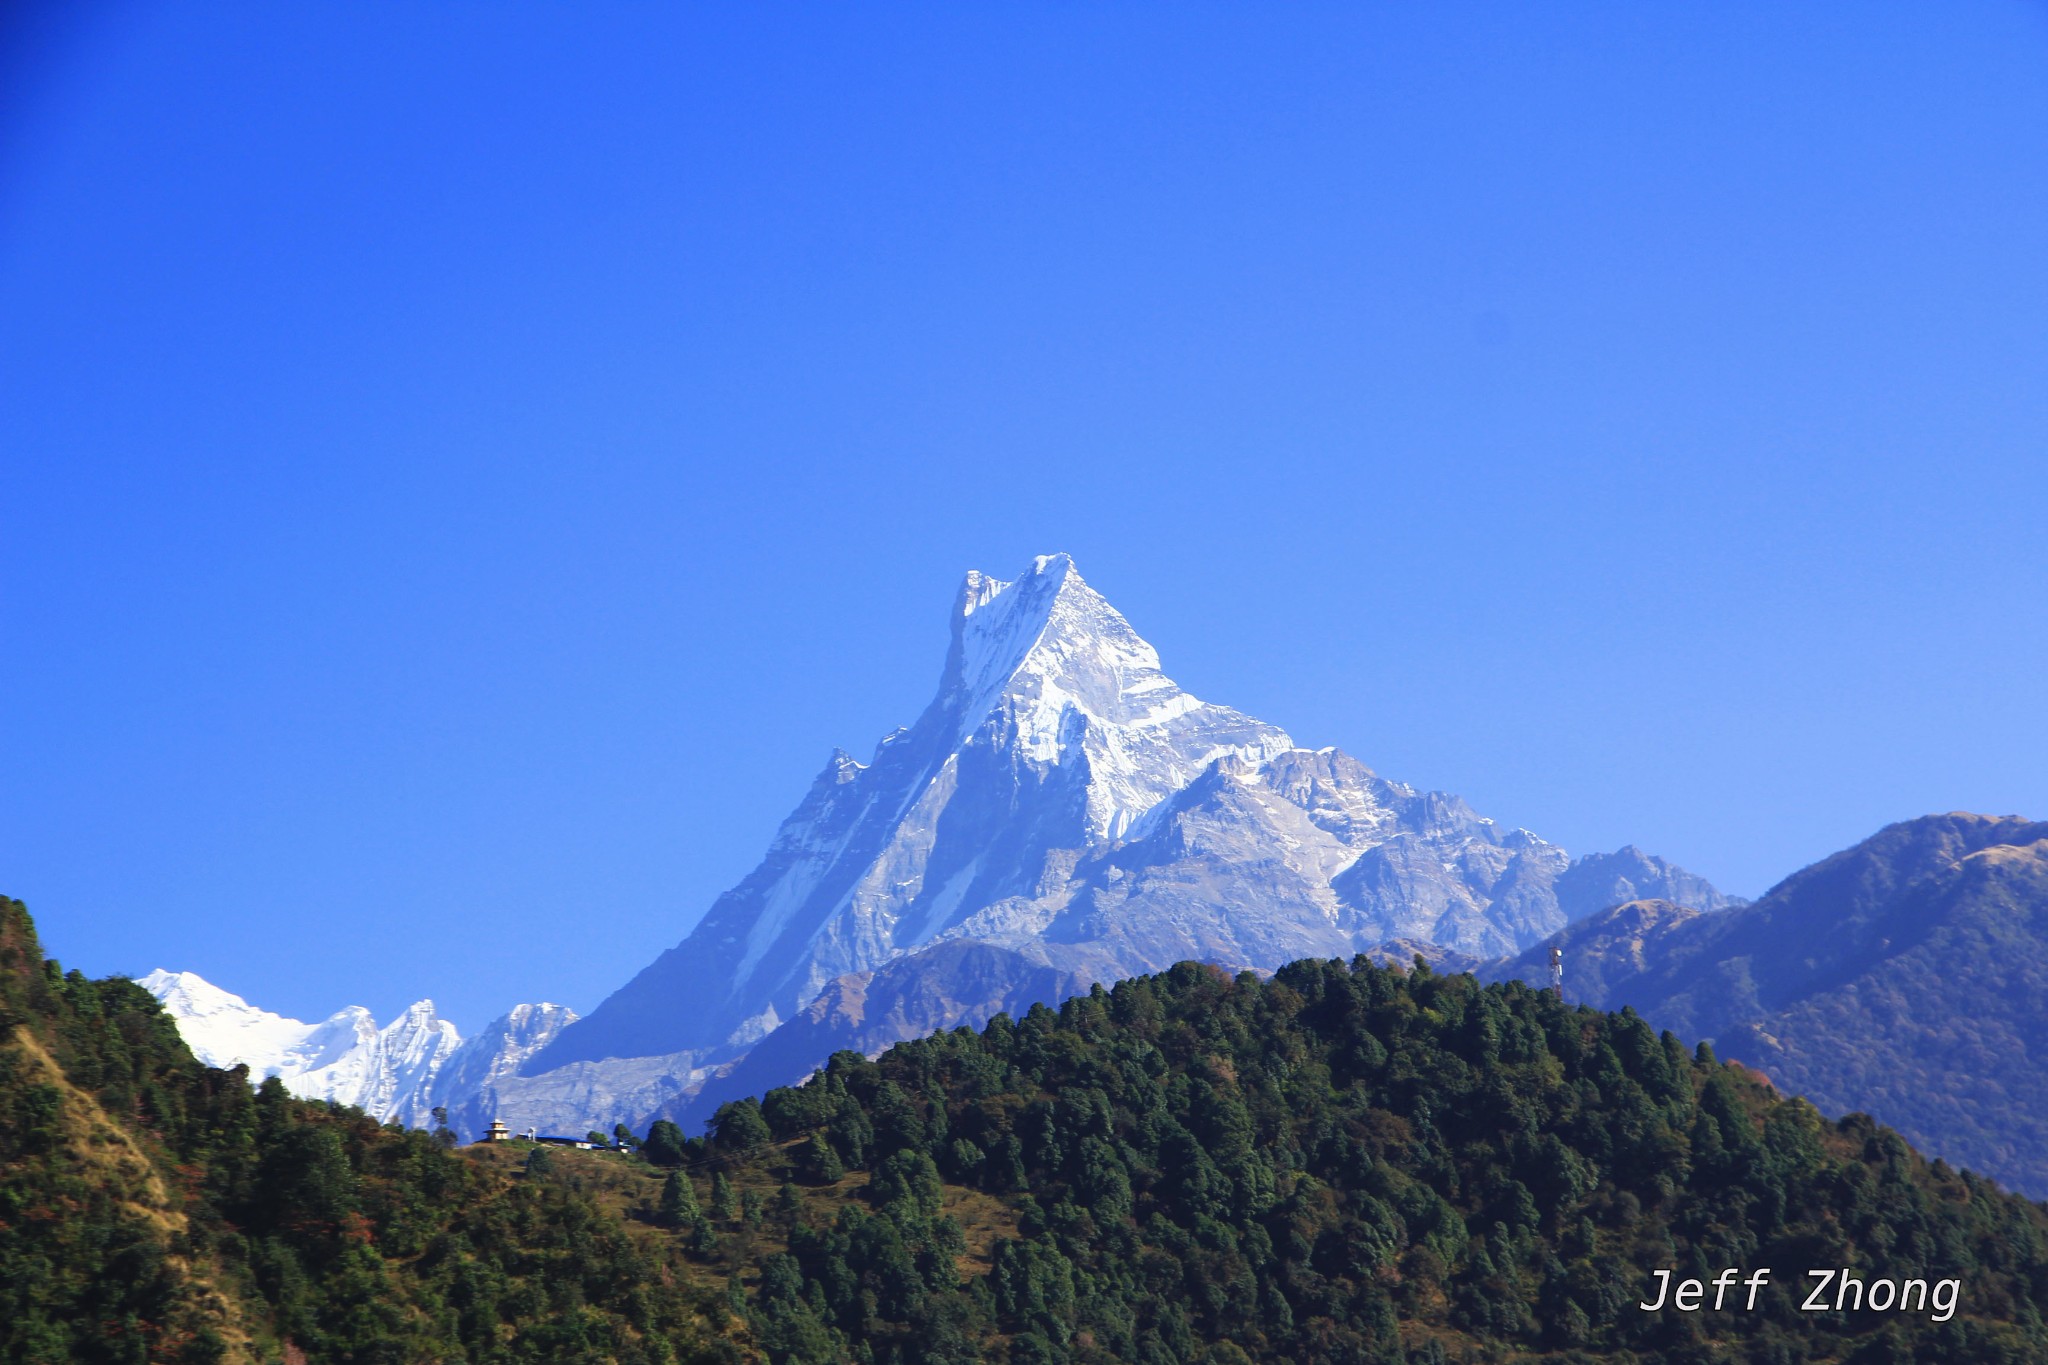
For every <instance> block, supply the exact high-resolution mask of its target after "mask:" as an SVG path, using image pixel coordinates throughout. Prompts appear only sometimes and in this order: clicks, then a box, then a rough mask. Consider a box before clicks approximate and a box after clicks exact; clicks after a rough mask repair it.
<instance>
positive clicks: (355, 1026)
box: [137, 968, 576, 1128]
mask: <svg viewBox="0 0 2048 1365" xmlns="http://www.w3.org/2000/svg"><path fill="white" fill-rule="evenodd" d="M137 984H138V985H140V986H141V987H142V988H143V989H144V990H146V991H148V992H149V993H150V994H151V995H153V996H155V997H156V998H157V1001H158V1002H159V1003H160V1004H162V1005H163V1007H164V1012H165V1013H167V1014H169V1015H170V1016H171V1019H172V1020H173V1021H174V1022H175V1023H176V1024H177V1026H178V1033H179V1036H180V1037H182V1038H183V1039H184V1040H185V1045H186V1046H187V1047H189V1048H191V1049H192V1055H193V1056H195V1057H197V1058H198V1059H199V1060H200V1061H202V1062H204V1063H206V1064H207V1065H208V1066H217V1067H223V1068H226V1067H233V1066H247V1067H248V1068H249V1079H250V1080H251V1081H263V1080H267V1079H268V1078H270V1077H272V1076H275V1077H277V1078H278V1079H279V1080H281V1081H283V1082H284V1085H285V1088H286V1089H287V1090H290V1091H291V1092H292V1093H293V1094H294V1095H298V1096H300V1097H301V1098H304V1099H314V1100H327V1101H330V1102H331V1103H335V1104H348V1105H354V1106H355V1107H356V1108H358V1109H361V1110H363V1111H364V1112H366V1113H369V1114H371V1115H374V1116H375V1117H376V1118H377V1119H379V1120H381V1121H384V1122H390V1121H393V1120H396V1121H398V1122H402V1123H405V1124H407V1125H408V1126H410V1127H415V1128H418V1127H425V1126H426V1125H427V1123H428V1122H429V1121H430V1118H431V1115H432V1111H433V1109H434V1107H435V1106H436V1105H440V1104H445V1103H447V1102H448V1100H449V1098H450V1095H451V1093H452V1091H451V1086H450V1085H449V1084H447V1083H444V1072H445V1073H451V1074H450V1076H449V1077H448V1080H450V1081H452V1080H454V1079H455V1077H456V1076H460V1078H461V1081H462V1085H463V1086H464V1087H466V1089H464V1090H463V1091H462V1094H463V1095H465V1096H466V1095H467V1094H469V1093H473V1092H474V1091H475V1090H476V1089H477V1088H478V1087H479V1086H481V1085H482V1084H483V1083H485V1082H486V1081H488V1080H490V1079H492V1078H494V1077H496V1076H498V1075H502V1074H505V1073H506V1072H508V1071H511V1070H514V1069H516V1068H517V1066H518V1065H519V1063H520V1062H523V1061H524V1060H525V1059H526V1058H527V1057H528V1056H531V1055H532V1054H533V1053H534V1052H535V1051H537V1050H538V1049H540V1048H541V1047H544V1046H546V1044H547V1043H548V1042H549V1041H551V1040H552V1039H553V1038H554V1036H555V1035H556V1034H557V1033H559V1032H561V1030H562V1029H563V1028H564V1027H566V1026H567V1025H568V1024H569V1023H570V1022H571V1021H573V1020H574V1019H575V1017H576V1016H575V1014H574V1013H573V1012H572V1011H570V1010H568V1009H565V1008H564V1007H562V1006H560V1005H546V1004H543V1005H520V1006H517V1007H515V1008H514V1009H513V1011H512V1012H511V1013H510V1014H509V1015H507V1016H506V1017H504V1018H502V1019H500V1020H498V1021H497V1022H496V1023H494V1024H492V1025H491V1027H489V1028H487V1029H485V1030H484V1032H483V1033H482V1034H479V1035H478V1036H477V1037H476V1038H475V1039H472V1040H470V1042H468V1043H464V1042H463V1040H462V1036H461V1034H459V1033H458V1032H457V1031H456V1028H455V1025H454V1024H452V1023H450V1022H448V1021H447V1020H446V1019H443V1018H441V1017H440V1015H439V1014H437V1013H436V1012H435V1010H434V1002H433V1001H431V1000H420V1001H416V1002H415V1003H413V1004H412V1005H410V1006H408V1007H407V1008H406V1010H405V1012H404V1013H402V1014H400V1015H399V1016H398V1018H396V1019H394V1020H392V1021H391V1023H390V1024H388V1025H386V1026H385V1027H383V1028H381V1029H380V1028H379V1027H377V1021H376V1020H375V1019H374V1018H373V1017H372V1016H371V1014H370V1012H369V1011H368V1010H366V1009H364V1008H363V1007H362V1006H360V1005H350V1006H348V1007H347V1008H346V1009H342V1010H338V1011H336V1012H335V1013H334V1014H332V1015H330V1016H328V1017H327V1018H326V1019H324V1020H322V1021H321V1022H319V1023H317V1024H309V1023H306V1022H304V1021H303V1020H299V1019H287V1018H285V1017H284V1016H283V1015H278V1014H272V1013H270V1012H269V1011H268V1010H262V1009H258V1008H256V1007H255V1006H254V1005H251V1004H250V1003H249V1002H248V1001H246V1000H244V999H243V998H242V997H241V996H239V995H235V994H232V993H231V992H229V991H225V990H222V989H221V988H220V987H218V986H216V985H214V984H213V983H212V982H210V981H207V980H206V979H205V978H204V977H202V976H200V975H199V974H198V973H196V972H171V971H165V970H164V969H162V968H158V969H157V970H155V971H153V972H151V973H150V974H149V975H148V976H145V977H143V978H142V979H141V981H139V982H138V983H137Z"/></svg>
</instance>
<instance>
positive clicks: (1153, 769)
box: [495, 555, 1731, 1131]
mask: <svg viewBox="0 0 2048 1365" xmlns="http://www.w3.org/2000/svg"><path fill="white" fill-rule="evenodd" d="M950 626H951V629H950V639H949V642H948V647H947V653H946V661H945V665H944V668H943V669H942V671H941V675H940V682H939V688H938V692H937V695H936V696H935V697H934V698H933V700H932V702H931V704H930V705H929V706H928V707H927V708H926V709H925V711H924V713H923V715H922V716H920V717H919V718H918V720H917V722H916V723H915V724H914V725H911V726H910V727H908V728H906V729H901V730H898V731H896V732H895V733H893V734H891V735H889V736H887V737H885V738H884V739H883V740H882V741H881V743H880V744H879V745H878V746H877V748H876V750H875V752H874V754H873V756H872V758H871V759H870V760H869V761H868V762H867V763H865V764H863V763H860V762H857V761H855V760H854V759H853V758H852V757H850V756H849V755H847V754H846V753H845V752H843V751H840V752H835V753H834V754H833V756H832V758H831V760H830V761H829V762H828V763H827V764H826V765H825V769H824V771H823V772H822V773H820V774H819V776H818V778H817V780H816V781H815V782H814V783H813V784H812V786H811V789H810V791H809V792H808V793H807V794H806V795H805V797H804V799H803V800H802V802H800V803H799V805H798V806H797V808H796V810H795V811H794V812H793V813H792V814H791V815H790V816H789V818H788V819H787V820H785V821H784V822H783V825H782V827H781V829H780V830H779V831H778V832H777V834H776V836H775V839H774V841H773V843H772V844H771V846H770V848H769V850H768V854H767V856H766V857H765V858H764V859H763V861H762V863H761V864H760V866H759V867H758V868H756V869H755V870H754V872H752V873H751V874H750V875H749V876H748V877H747V878H746V879H745V880H743V881H742V882H741V883H740V884H739V885H738V886H736V887H735V888H733V889H732V890H731V891H729V892H727V893H726V894H725V895H724V896H722V897H720V898H719V900H718V901H717V902H716V903H715V904H714V905H713V906H712V907H711V910H710V911H709V913H707V914H706V915H705V917H704V919H703V920H702V922H701V923H700V924H699V925H698V926H697V928H696V929H695V930H694V931H693V932H692V933H691V934H690V935H689V936H688V937H687V938H686V939H684V941H683V942H682V943H680V944H678V945H677V946H676V947H675V948H673V949H671V950H669V951H668V952H666V953H664V954H663V955H662V956H661V957H660V958H658V959H657V960H656V961H655V962H654V963H652V964H651V965H649V966H648V967H647V968H646V969H645V970H644V971H642V972H641V973H640V974H639V975H638V976H636V977H635V978H634V979H633V980H632V981H630V982H628V983H627V984H626V985H625V986H624V987H622V988H621V989H620V990H619V991H617V992H616V993H615V994H613V995H612V996H611V997H610V998H609V999H607V1000H606V1001H605V1002H604V1003H603V1004H602V1005H600V1006H599V1007H598V1008H597V1009H596V1010H595V1011H593V1012H592V1013H591V1015H590V1016H589V1017H588V1018H586V1019H583V1020H581V1021H579V1022H578V1023H576V1024H575V1025H574V1026H572V1027H570V1028H567V1029H565V1030H563V1032H562V1033H561V1035H560V1036H559V1037H558V1038H557V1039H556V1040H555V1041H554V1042H553V1043H552V1044H550V1045H549V1046H547V1047H545V1048H544V1049H542V1050H541V1051H540V1052H539V1053H537V1054H536V1055H535V1056H533V1057H532V1058H531V1059H530V1060H529V1061H527V1062H526V1063H525V1065H524V1066H523V1067H522V1068H521V1071H522V1074H521V1075H519V1076H517V1077H505V1078H501V1079H500V1080H499V1081H498V1082H497V1083H496V1089H495V1094H496V1097H497V1100H498V1102H499V1103H500V1105H501V1106H503V1107H505V1108H506V1110H507V1111H508V1122H514V1123H528V1122H532V1123H539V1124H541V1125H542V1126H544V1127H553V1128H558V1129H559V1128H573V1129H576V1130H578V1131H580V1130H581V1129H582V1128H583V1127H587V1126H590V1125H591V1124H593V1123H596V1124H600V1125H605V1126H608V1125H609V1123H610V1122H611V1121H612V1120H613V1119H615V1118H617V1119H628V1120H632V1121H639V1120H640V1119H642V1118H644V1117H647V1116H651V1115H654V1114H667V1115H693V1114H695V1113H696V1112H698V1111H700V1110H702V1109H703V1107H704V1105H705V1104H707V1103H709V1102H710V1101H712V1100H714V1099H715V1098H716V1097H717V1096H718V1095H719V1094H722V1093H725V1092H726V1091H728V1090H731V1089H733V1088H735V1087H738V1086H741V1085H745V1086H749V1087H754V1088H758V1086H759V1085H761V1084H779V1083H783V1082H786V1081H790V1080H795V1079H798V1078H800V1077H801V1076H802V1075H804V1074H806V1073H807V1072H808V1071H810V1070H811V1069H812V1068H813V1067H815V1066H816V1065H818V1063H820V1062H821V1061H823V1060H824V1058H825V1056H826V1055H828V1054H829V1053H830V1052H831V1051H832V1050H834V1049H835V1048H838V1047H853V1048H855V1049H857V1050H860V1051H863V1052H872V1051H876V1050H879V1049H880V1048H881V1047H883V1046H886V1045H887V1044H888V1043H891V1042H895V1041H897V1040H899V1039H902V1038H905V1037H909V1036H912V1035H913V1034H916V1033H921V1032H925V1031H928V1030H929V1029H931V1028H936V1027H947V1026H951V1025H953V1024H957V1023H963V1022H965V1023H979V1022H981V1021H982V1020H983V1019H985V1018H986V1017H988V1016H989V1015H990V1014H992V1013H994V1012H996V1011H998V1010H1009V1011H1011V1012H1021V1010H1022V1009H1023V1008H1026V1007H1028V1005H1029V1004H1030V1003H1032V1002H1033V1001H1036V1000H1055V999H1058V998H1059V997H1060V996H1061V995H1064V994H1071V993H1072V992H1073V991H1075V990H1079V989H1085V988H1086V986H1088V985H1089V984H1091V983H1093V982H1098V981H1110V980H1115V979H1119V978H1122V977H1125V976H1130V975H1133V974H1135V973H1140V972H1146V971H1157V970H1163V969H1164V968H1166V967H1168V966H1171V965H1172V964H1173V963H1175V962H1178V961H1181V960H1185V959H1190V958H1192V959H1199V960H1204V961H1209V962H1215V963H1219V964H1223V965H1226V966H1231V967H1251V968H1261V969H1270V968H1274V967H1277V966H1279V965H1280V964H1281V963H1284V962H1286V961H1289V960H1292V959H1295V958H1300V957H1304V956H1314V957H1333V956H1334V957H1348V956H1350V955H1351V954H1353V953H1356V952H1358V951H1361V950H1364V949H1367V948H1370V947H1372V946H1374V945H1377V944H1380V943H1382V942H1385V941H1387V940H1393V939H1410V940H1416V941H1421V942H1428V943H1432V944H1437V945H1441V946H1442V947H1445V948H1449V949H1453V950H1457V951H1460V952H1465V953H1471V954H1475V955H1481V956H1489V957H1491V956H1498V955H1501V954H1505V953H1511V952H1514V951H1516V950H1517V949H1519V948H1522V947H1524V946H1526V945H1528V944H1530V943H1534V942H1536V941H1538V940H1539V939H1541V938H1542V937H1544V936H1545V935H1547V934H1550V933H1552V932H1554V931H1556V930H1557V929H1559V928H1561V927H1562V926H1563V925H1565V924H1566V923H1567V922H1568V921H1569V920H1570V919H1571V918H1572V917H1573V916H1574V915H1576V914H1583V913H1588V912H1590V911H1592V910H1595V909H1599V908H1602V906H1603V905H1604V904H1607V903H1609V902H1606V901H1603V900H1602V899H1601V898H1602V897H1603V896H1606V895H1609V894H1614V895H1619V896H1620V897H1622V898H1624V899H1625V898H1627V897H1629V896H1633V895H1640V894H1644V893H1645V891H1646V890H1649V891H1653V892H1654V893H1656V894H1668V895H1671V896H1673V897H1675V898H1677V899H1680V900H1683V901H1685V902H1686V903H1688V904H1690V905H1693V906H1696V907H1699V908H1701V909H1718V908H1721V907H1723V906H1725V905H1727V904H1730V903H1731V902H1730V901H1729V899H1728V898H1726V897H1723V896H1721V895H1720V894H1719V893H1717V892H1716V891H1714V889H1713V888H1712V887H1711V886H1709V885H1707V884H1706V883H1705V882H1704V881H1702V880H1701V879H1699V878H1697V877H1694V876H1691V875H1690V874H1688V873H1686V872H1684V871H1683V870H1681V869H1678V868H1674V867H1672V866H1670V865H1669V864H1667V863H1664V862H1662V861H1661V860H1659V859H1655V858H1652V857H1649V856H1648V855H1645V854H1642V853H1641V852H1639V851H1638V850H1635V849H1632V848H1630V849H1624V850H1622V851H1620V852H1619V853H1615V854H1611V855H1604V856H1600V857H1596V858H1592V859H1581V860H1579V861H1578V862H1576V863H1575V862H1573V860H1572V859H1571V858H1570V857H1569V856H1568V855H1567V854H1566V853H1565V852H1564V851H1563V850H1562V849H1560V848H1558V847H1556V846H1555V845H1553V844H1550V843H1547V842H1545V841H1544V840H1542V839H1540V838H1538V837H1536V836H1535V835H1533V834H1531V833H1529V832H1528V831H1526V830H1504V829H1501V828H1500V827H1498V826H1497V825H1495V824H1494V822H1492V821H1491V820H1488V819H1486V818H1484V817H1482V816H1480V815H1478V814H1477V813H1476V812H1474V811H1473V810H1472V809H1471V808H1470V807H1469V806H1467V805H1466V804H1465V803H1464V802H1463V801H1461V800H1459V799H1458V798H1457V797H1455V796H1450V795H1446V794H1444V793H1440V792H1419V791H1416V790H1415V789H1414V788H1412V787H1408V786H1405V785H1403V784H1401V783H1398V782H1393V781H1390V780H1388V779H1385V778H1382V777H1380V776H1379V775H1377V774H1376V773H1374V772H1373V771H1372V770H1371V769H1370V768H1368V767H1366V766H1365V765H1364V764H1363V763H1361V762H1359V761H1358V760H1356V759H1354V758H1352V757H1350V756H1349V755H1346V754H1343V753H1340V752H1338V751H1336V750H1334V749H1320V750H1309V749H1304V748H1301V747H1299V746H1297V745H1296V744H1295V743H1294V741H1293V740H1292V739H1291V738H1290V737H1289V736H1288V735H1287V734H1286V733H1285V732H1284V731H1282V730H1280V729H1279V728H1278V727H1276V726H1273V725H1269V724H1266V723H1264V722H1262V721H1258V720H1255V719H1253V718H1251V717H1249V716H1245V715H1243V714H1241V713H1239V712H1237V711H1234V710H1232V709H1230V708H1229V707H1225V706H1219V705H1216V704H1214V703H1210V702H1204V701H1201V700H1199V699H1197V698H1195V697H1193V696H1190V695H1189V694H1188V693H1187V692H1185V691H1184V690H1182V689H1181V688H1180V687H1179V686H1177V685H1176V684H1175V683H1174V682H1173V681H1172V680H1171V679H1170V678H1168V677H1167V676H1166V675H1165V674H1164V673H1163V672H1162V671H1161V669H1160V666H1159V657H1158V655H1157V653H1156V652H1155V651H1154V650H1153V648H1152V647H1151V646H1150V645H1149V644H1147V643H1146V642H1145V641H1144V640H1143V639H1142V638H1140V637H1139V636H1138V634H1137V633H1136V632H1135V631H1134V630H1133V629H1132V628H1131V626H1130V625H1129V623H1128V622H1126V621H1125V620H1124V618H1123V617H1122V616H1121V615H1119V614H1118V613H1117V612H1116V610H1115V609H1114V608H1113V607H1111V606H1110V604H1109V603H1108V602H1107V601H1105V600H1104V599H1103V598H1102V596H1101V595H1100V594H1098V593H1097V592H1096V591H1095V590H1094V589H1093V588H1091V587H1089V586H1088V584H1087V583H1085V582H1084V581H1083V580H1082V578H1081V576H1080V574H1079V573H1078V572H1077V571H1076V570H1075V568H1074V566H1073V564H1072V562H1071V561H1070V560H1068V559H1067V557H1066V556H1064V555H1054V556H1048V557H1043V558H1040V559H1037V560H1035V561H1033V562H1032V563H1031V564H1030V565H1029V566H1028V567H1027V569H1026V570H1025V572H1024V573H1023V574H1022V575H1021V576H1020V577H1019V578H1018V579H1017V580H1016V581H1014V582H1003V581H1000V580H997V579H994V578H991V577H989V576H987V575H985V574H981V573H970V574H969V575H967V578H966V581H965V582H964V583H963V584H962V586H961V590H960V593H959V595H958V597H957V599H956V600H955V603H954V606H953V611H952V613H951V621H950Z"/></svg>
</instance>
